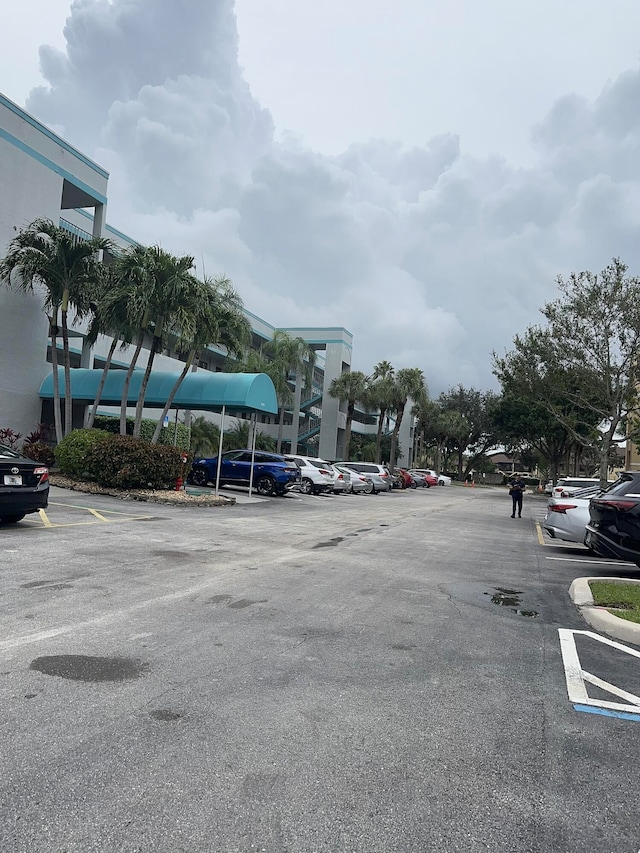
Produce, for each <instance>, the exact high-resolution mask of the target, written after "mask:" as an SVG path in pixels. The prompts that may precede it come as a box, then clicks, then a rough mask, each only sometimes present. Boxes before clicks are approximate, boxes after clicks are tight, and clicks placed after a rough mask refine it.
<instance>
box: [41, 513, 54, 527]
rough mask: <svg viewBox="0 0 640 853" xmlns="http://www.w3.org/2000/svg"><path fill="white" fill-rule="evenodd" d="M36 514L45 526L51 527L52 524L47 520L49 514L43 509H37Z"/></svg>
mask: <svg viewBox="0 0 640 853" xmlns="http://www.w3.org/2000/svg"><path fill="white" fill-rule="evenodd" d="M38 515H39V516H40V520H41V521H42V523H43V525H44V526H45V527H53V524H52V523H51V521H50V520H49V516H48V515H47V513H46V512H45V511H44V510H43V509H39V510H38Z"/></svg>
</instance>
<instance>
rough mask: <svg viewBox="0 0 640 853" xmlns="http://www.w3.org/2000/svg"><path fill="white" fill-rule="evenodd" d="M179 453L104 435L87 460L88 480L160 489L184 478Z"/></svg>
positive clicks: (133, 439) (124, 487)
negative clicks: (179, 478)
mask: <svg viewBox="0 0 640 853" xmlns="http://www.w3.org/2000/svg"><path fill="white" fill-rule="evenodd" d="M188 466H189V462H187V464H186V465H183V463H182V451H181V450H178V449H177V448H175V447H163V446H162V445H160V444H151V443H150V442H149V441H144V440H143V439H141V438H133V437H132V436H129V435H107V436H105V438H104V439H103V440H102V441H101V442H100V443H99V445H96V444H94V445H93V447H91V449H90V450H89V452H88V453H87V457H86V468H87V472H88V474H89V477H90V478H91V479H92V480H95V481H96V482H98V483H99V484H100V485H101V486H109V487H115V488H118V489H148V488H151V489H163V488H167V487H169V488H171V487H173V486H174V485H175V481H176V479H177V478H178V477H184V472H185V469H188Z"/></svg>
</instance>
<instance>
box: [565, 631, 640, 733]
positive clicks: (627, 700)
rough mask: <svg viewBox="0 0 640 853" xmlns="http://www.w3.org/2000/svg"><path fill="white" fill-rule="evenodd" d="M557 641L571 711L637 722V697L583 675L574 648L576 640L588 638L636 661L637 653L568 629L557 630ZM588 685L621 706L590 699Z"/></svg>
mask: <svg viewBox="0 0 640 853" xmlns="http://www.w3.org/2000/svg"><path fill="white" fill-rule="evenodd" d="M558 635H559V637H560V651H561V653H562V662H563V664H564V673H565V680H566V683H567V695H568V697H569V701H570V702H571V703H572V705H573V708H574V710H575V711H582V712H584V713H587V714H600V715H603V716H607V717H617V718H618V719H622V720H631V721H633V722H640V696H636V694H635V693H630V692H629V691H627V690H624V689H623V688H621V687H617V686H616V685H615V684H611V683H609V682H608V681H604V680H603V679H602V678H598V676H596V675H593V674H592V673H590V672H587V671H586V670H585V669H583V668H582V666H581V664H580V658H579V657H578V650H577V648H576V641H575V638H576V636H583V637H589V638H590V639H592V640H596V641H597V642H598V643H603V644H605V645H607V646H610V647H611V648H613V649H615V650H616V651H619V652H622V653H624V654H627V655H631V656H632V657H635V658H640V651H637V650H636V649H632V648H630V647H629V646H625V645H623V644H622V643H618V642H616V641H615V640H610V639H608V638H607V637H603V636H601V635H600V634H596V633H594V632H593V631H577V630H573V629H569V628H558ZM588 684H592V685H593V686H594V687H597V688H598V689H599V690H601V691H603V692H605V693H608V694H610V695H611V696H615V697H617V698H618V699H623V700H624V701H623V702H614V701H609V700H607V699H592V698H591V697H590V696H589V693H588V691H587V685H588Z"/></svg>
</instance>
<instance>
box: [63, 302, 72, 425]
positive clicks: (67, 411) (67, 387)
mask: <svg viewBox="0 0 640 853" xmlns="http://www.w3.org/2000/svg"><path fill="white" fill-rule="evenodd" d="M64 304H65V303H64V299H63V306H64ZM60 315H61V325H62V361H63V364H64V434H65V435H69V433H70V432H71V429H72V426H73V423H72V416H73V400H72V399H71V354H70V353H69V320H68V312H67V310H66V308H65V307H63V308H62V311H61V312H60Z"/></svg>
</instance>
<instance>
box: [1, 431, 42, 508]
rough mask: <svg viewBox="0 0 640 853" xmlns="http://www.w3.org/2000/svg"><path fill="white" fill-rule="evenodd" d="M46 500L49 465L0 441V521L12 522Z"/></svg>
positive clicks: (39, 506)
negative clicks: (27, 456)
mask: <svg viewBox="0 0 640 853" xmlns="http://www.w3.org/2000/svg"><path fill="white" fill-rule="evenodd" d="M48 501H49V469H48V468H47V467H46V466H45V465H43V464H42V463H41V462H34V461H33V459H27V458H26V457H25V456H21V455H20V454H19V453H18V452H17V450H14V449H13V448H11V447H6V446H5V445H4V444H0V523H2V524H15V523H16V521H21V520H22V519H23V518H24V517H25V515H27V513H30V512H37V511H38V510H39V509H45V507H46V506H47V503H48Z"/></svg>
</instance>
